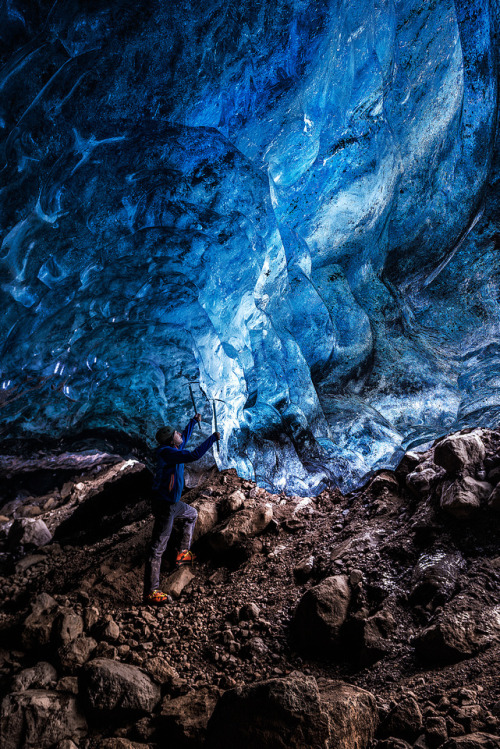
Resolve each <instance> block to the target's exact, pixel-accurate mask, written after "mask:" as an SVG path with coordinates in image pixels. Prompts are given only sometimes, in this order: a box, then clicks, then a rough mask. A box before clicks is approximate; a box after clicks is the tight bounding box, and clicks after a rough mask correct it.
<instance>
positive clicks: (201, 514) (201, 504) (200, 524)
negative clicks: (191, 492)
mask: <svg viewBox="0 0 500 749" xmlns="http://www.w3.org/2000/svg"><path fill="white" fill-rule="evenodd" d="M192 507H194V508H195V510H196V511H197V512H198V518H197V520H196V525H195V528H194V533H193V541H197V540H198V539H199V538H202V537H203V536H206V535H207V533H210V531H211V530H212V529H213V528H215V526H216V525H217V523H218V522H219V515H218V512H217V504H216V502H215V500H213V499H207V498H205V497H200V498H199V499H195V501H194V502H192Z"/></svg>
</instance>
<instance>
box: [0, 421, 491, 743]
mask: <svg viewBox="0 0 500 749" xmlns="http://www.w3.org/2000/svg"><path fill="white" fill-rule="evenodd" d="M462 434H463V435H464V436H465V437H466V438H467V439H465V440H464V443H465V444H464V445H460V444H459V440H460V437H461V435H462ZM468 435H470V430H469V431H468V432H464V433H460V434H459V435H457V437H455V438H454V440H452V444H451V446H448V447H447V445H446V444H445V445H444V446H443V445H441V447H440V449H439V454H438V460H439V461H440V462H446V461H447V465H448V467H447V468H444V467H443V466H440V465H438V464H437V463H436V462H435V461H434V449H432V450H430V451H428V452H427V453H424V454H420V455H417V454H411V453H410V454H407V455H406V456H405V458H404V459H403V461H402V463H401V465H400V466H399V468H398V469H397V470H396V471H395V472H392V471H381V472H379V473H378V474H377V475H375V476H374V477H373V478H372V479H371V481H370V482H369V483H368V485H367V486H365V487H364V488H363V489H362V490H360V491H357V492H354V493H352V494H350V495H347V496H343V495H342V494H341V493H340V492H338V491H325V492H323V493H322V494H321V495H320V496H319V497H315V498H300V497H287V496H285V495H284V494H282V495H271V494H268V493H267V492H265V491H264V490H263V489H260V488H259V487H256V486H255V484H253V483H252V482H250V481H244V480H241V479H240V478H239V477H238V476H237V475H236V473H235V472H234V471H233V470H230V471H223V472H222V473H218V472H216V471H215V470H213V471H212V472H211V473H210V474H208V475H206V476H205V478H204V480H203V481H202V482H201V483H200V484H199V485H198V486H197V487H196V488H195V489H192V490H189V491H187V492H186V493H185V495H184V497H183V499H184V501H187V502H195V503H196V506H197V508H198V510H199V512H200V518H201V517H202V516H203V522H201V520H200V526H199V537H198V539H197V541H196V544H195V550H196V551H197V553H198V563H197V564H196V566H195V568H194V570H193V572H194V575H193V574H191V573H190V571H188V572H189V574H184V573H181V574H179V573H176V572H174V570H173V555H174V553H175V545H176V536H175V533H174V535H173V537H172V539H171V545H170V548H169V549H168V550H167V554H166V555H165V559H164V568H163V572H162V585H163V587H164V589H165V590H167V591H171V597H170V601H169V603H168V604H167V605H166V606H165V607H164V608H161V609H154V608H151V607H146V606H142V605H141V594H142V576H143V567H144V557H145V553H146V549H147V544H148V539H149V535H150V532H151V526H152V519H151V517H150V516H149V515H148V514H147V504H146V501H147V486H145V485H143V484H142V481H143V479H144V484H147V478H146V473H145V469H144V468H143V467H142V468H141V467H139V466H138V465H134V464H132V465H129V467H128V468H125V469H124V470H123V471H121V470H120V466H121V465H123V463H125V462H126V461H121V462H120V461H117V462H116V463H115V464H114V465H112V466H107V467H105V468H104V467H103V468H101V469H100V470H99V471H98V472H97V474H96V473H95V467H94V468H93V469H92V470H93V471H94V473H92V472H91V471H90V469H89V471H90V472H89V474H88V475H82V474H80V475H79V476H78V477H75V481H76V478H78V481H76V483H74V485H73V488H72V489H71V491H70V492H69V494H68V498H69V497H72V498H73V499H74V500H75V501H74V504H71V501H72V500H70V499H68V502H67V508H66V511H67V513H68V514H67V517H65V518H64V519H63V520H62V521H61V522H60V523H59V525H56V524H54V523H53V524H52V526H51V527H52V529H53V531H54V533H55V536H56V538H57V535H58V534H61V535H60V538H61V543H58V542H55V541H53V542H51V543H48V544H46V545H45V546H43V547H40V548H38V549H23V550H21V551H20V550H19V549H18V550H16V551H15V552H14V551H13V550H10V551H9V550H8V548H7V545H4V552H3V556H4V568H3V576H2V577H1V578H0V586H1V593H2V596H3V601H4V607H3V614H2V618H1V620H0V627H1V629H0V635H1V637H2V641H3V642H5V646H4V647H9V651H7V650H5V651H2V653H1V658H2V666H1V669H0V670H1V673H2V679H3V682H2V688H3V691H4V693H5V694H8V693H12V689H13V683H14V682H13V680H14V681H15V680H16V679H19V678H20V674H25V672H26V671H27V670H29V668H31V667H33V665H34V664H35V663H36V662H37V661H40V660H44V661H46V662H48V663H50V664H51V666H52V667H53V668H55V671H56V677H55V678H56V681H55V685H54V684H53V685H52V687H51V688H53V687H54V686H56V687H57V689H59V690H62V691H65V690H66V691H69V692H70V693H71V694H72V695H73V696H75V695H76V701H77V707H78V709H80V707H81V708H82V709H83V710H84V711H85V710H86V708H85V699H84V696H83V694H80V686H79V684H80V682H79V680H78V679H79V674H80V672H81V669H83V667H84V665H85V663H88V662H90V661H92V660H93V659H96V658H97V659H107V660H112V661H113V660H115V661H119V662H122V663H124V664H128V665H129V666H134V667H139V668H141V669H142V671H143V672H145V673H147V674H148V675H149V676H150V678H152V679H153V681H154V682H155V683H157V684H159V685H160V687H161V700H160V701H159V702H158V703H157V704H156V705H155V707H153V708H151V710H149V712H148V711H146V712H145V713H144V714H143V715H142V716H139V717H138V716H137V715H136V716H135V717H134V720H133V721H128V720H127V717H126V716H124V714H123V713H120V714H118V713H117V714H114V713H112V714H109V713H108V712H106V711H103V712H102V714H101V712H100V711H99V709H97V708H96V707H95V705H94V707H93V708H92V710H91V711H90V713H88V714H86V719H87V722H88V730H87V734H86V738H84V739H82V740H81V741H80V746H89V747H92V746H100V745H104V744H102V742H103V741H104V739H105V738H108V739H109V740H111V739H112V738H113V740H115V739H116V740H118V738H120V741H125V739H127V740H128V741H134V742H138V743H139V744H142V745H146V746H151V747H155V746H161V745H162V744H161V741H162V736H163V735H164V731H165V730H166V729H167V728H168V730H169V731H171V732H172V735H175V736H176V742H177V744H178V745H179V746H186V747H188V746H189V747H197V746H199V747H201V746H202V744H203V741H204V737H205V732H206V725H207V722H208V719H209V717H210V714H211V711H212V710H213V706H214V705H215V703H216V702H217V700H218V699H219V697H220V694H221V691H224V690H228V689H238V688H239V685H244V684H249V683H260V682H262V681H265V680H269V679H278V680H279V679H285V680H286V679H288V678H291V679H292V680H293V679H295V678H296V677H294V676H293V673H294V672H300V673H302V674H303V675H305V677H307V678H312V679H313V680H316V681H315V682H314V683H316V682H317V684H318V685H319V687H320V691H321V689H322V688H324V689H326V687H321V684H322V680H326V681H327V683H328V684H331V683H332V680H333V681H334V682H335V681H337V682H339V680H340V682H341V683H345V682H348V683H350V684H352V685H356V686H357V687H359V688H362V689H364V690H367V692H369V693H371V695H373V698H374V700H375V701H376V707H377V721H376V723H377V728H376V734H375V740H374V741H375V743H374V746H376V745H379V747H380V749H401V748H402V747H408V746H415V749H426V747H428V748H429V749H433V747H438V746H441V745H443V746H444V745H445V742H447V741H448V742H452V741H455V740H456V741H458V739H459V738H461V737H465V736H472V735H473V734H474V735H479V734H484V735H486V736H489V737H491V736H493V739H491V738H487V739H484V741H489V742H490V743H491V741H493V740H494V737H495V736H496V735H498V733H499V725H500V722H499V718H500V687H499V681H498V657H499V655H500V646H499V638H500V608H499V602H500V552H499V546H498V542H499V530H498V527H499V523H498V519H499V515H498V511H497V509H496V506H495V492H496V486H497V485H498V478H500V471H499V470H498V469H499V467H500V454H499V452H498V445H499V444H500V435H499V434H498V433H496V432H490V431H488V430H476V431H475V432H474V435H473V439H472V440H471V438H470V436H468ZM457 440H458V442H457ZM471 444H472V445H473V447H474V450H472V448H471V449H470V450H469V451H468V448H469V446H470V445H471ZM481 445H482V446H484V452H483V451H482V448H481ZM476 448H477V449H476ZM447 451H448V452H447ZM450 451H451V452H452V458H450V457H449V455H450ZM456 454H458V455H459V459H460V460H459V459H457V458H456ZM443 455H444V456H445V457H444V458H443ZM468 456H469V457H468ZM469 458H470V459H469ZM460 461H461V462H460ZM106 471H109V474H106ZM117 472H118V473H117ZM103 476H106V477H107V478H106V479H105V480H104V481H102V480H101V479H102V477H103ZM117 476H118V478H117ZM465 476H468V477H469V478H470V479H471V481H469V482H468V484H467V487H468V488H467V492H470V491H472V492H476V493H475V495H474V496H475V499H474V500H473V502H472V505H473V506H474V509H473V510H472V511H471V512H470V513H469V511H468V510H467V511H466V518H465V519H464V518H463V512H462V509H459V510H458V512H457V509H456V508H457V503H456V502H455V503H454V505H453V510H452V511H450V509H449V504H448V503H447V502H446V501H443V492H444V493H446V492H447V491H448V489H449V487H450V486H452V485H455V486H459V485H460V486H462V485H463V479H464V477H465ZM497 477H498V478H497ZM98 478H99V480H101V483H100V484H99V486H97V484H98V483H99V482H98V481H97V479H98ZM473 482H476V484H477V486H476V484H474V483H473ZM77 483H78V484H80V487H79V489H78V490H77V489H76V484H77ZM118 487H119V489H118ZM94 489H95V493H92V492H93V491H94ZM44 491H45V496H46V495H47V492H46V487H44ZM459 494H460V492H458V491H457V492H455V495H454V496H455V498H456V497H457V496H459ZM77 497H79V499H78V501H77ZM121 498H123V505H122V507H120V501H121ZM462 500H463V502H464V504H465V505H467V507H468V508H469V509H470V506H471V498H470V496H469V494H467V495H466V496H463V497H462V499H460V497H459V498H458V500H457V501H458V502H459V503H460V501H462ZM476 500H477V501H476ZM29 501H30V502H32V499H30V500H29ZM21 504H22V503H21ZM63 504H64V503H63ZM19 507H20V505H19V504H18V505H16V508H17V509H16V513H17V512H19ZM202 508H204V510H203V512H201V510H202ZM59 509H61V508H59ZM48 512H54V510H53V509H52V510H48V511H47V513H48ZM134 512H136V513H137V515H134V514H133V513H134ZM47 513H46V512H42V513H41V515H40V517H41V518H45V517H46V516H47ZM105 517H110V518H113V520H112V522H111V521H110V522H109V524H106V521H103V518H105ZM11 522H12V517H10V518H7V521H6V523H5V524H4V525H9V523H11ZM99 524H101V527H100V529H99V532H98V534H97V535H95V534H94V530H93V527H94V526H98V525H99ZM47 525H48V526H50V525H51V523H50V517H47ZM200 534H201V535H200ZM6 535H7V534H6V533H5V534H4V538H6ZM177 540H178V536H177ZM331 581H337V582H331ZM43 595H46V596H49V597H50V599H51V601H53V603H51V602H50V601H49V602H48V603H47V601H46V600H45V599H40V598H39V597H40V596H43ZM338 595H340V596H341V600H340V599H338V598H337V597H336V596H338ZM37 597H38V598H37ZM40 600H41V603H40ZM36 601H38V602H39V603H38V604H37V605H38V608H37V609H36V611H38V612H39V613H38V614H36V615H35V616H34V620H36V626H35V624H34V623H33V613H30V612H32V606H33V603H34V602H36ZM44 601H45V603H44ZM318 601H322V602H323V603H322V604H321V606H320V607H319V608H318ZM299 603H300V606H299ZM42 605H43V606H46V607H48V608H46V609H43V608H40V606H42ZM325 606H326V608H325ZM308 607H310V608H309V609H308ZM299 610H300V611H302V612H304V610H305V611H306V614H305V615H303V613H301V614H300V617H302V619H301V621H306V622H311V621H312V622H315V624H314V627H318V629H317V631H318V632H320V633H321V637H322V638H324V639H323V640H319V639H317V638H315V641H314V642H312V641H311V637H310V636H309V632H310V627H309V625H308V627H306V628H305V629H304V627H303V626H298V624H297V616H296V612H297V611H299ZM30 616H31V617H32V618H31V620H30ZM318 617H319V619H318ZM80 622H81V623H80ZM325 622H326V624H325ZM311 626H312V625H311ZM315 631H316V630H315ZM68 632H69V634H68ZM132 673H133V672H132ZM305 677H304V678H305ZM23 679H25V681H26V679H28V681H29V678H28V676H26V675H25V676H23ZM299 682H300V677H299ZM34 683H35V684H36V683H37V682H36V680H35V682H34ZM273 683H274V682H273ZM294 683H295V682H294ZM30 688H35V687H33V686H31V687H30ZM43 688H46V687H43ZM47 688H48V687H47ZM276 688H278V686H277V687H276ZM279 688H280V689H281V687H279ZM310 688H311V689H312V690H313V692H314V690H315V689H316V687H315V686H314V684H313V683H312V682H311V687H310ZM273 689H274V687H273ZM283 689H284V692H283V693H286V690H287V689H288V687H285V686H283ZM328 689H330V690H331V688H330V687H328ZM344 691H345V690H344ZM258 693H259V694H261V693H262V694H264V693H265V694H268V693H269V694H271V693H274V692H273V691H272V689H271V687H269V689H267V687H266V689H264V688H263V689H262V690H260V691H259V692H258ZM314 693H315V692H314ZM89 699H90V698H89ZM301 699H302V698H301ZM304 699H305V697H304ZM200 700H201V701H200ZM201 702H203V705H204V707H203V708H202V706H201ZM9 704H10V703H9ZM16 704H17V703H16ZM23 704H24V703H23ZM30 704H31V703H30ZM37 704H38V703H37ZM374 704H375V703H374ZM318 705H319V707H318V710H322V709H323V708H322V707H321V700H320V701H319V702H318ZM79 706H80V707H79ZM268 709H269V708H268V707H266V708H265V710H268ZM339 709H340V708H339ZM263 710H264V707H263ZM266 714H267V713H266ZM328 715H329V717H328V719H326V718H325V720H327V723H325V729H324V730H325V736H328V735H330V736H333V733H332V731H333V728H332V726H333V725H334V724H335V720H336V718H335V715H332V714H331V713H328ZM5 720H7V718H5ZM9 720H10V718H9ZM328 721H330V722H329V723H328ZM374 725H375V724H374ZM328 726H330V728H329V727H328ZM61 730H62V729H61ZM249 730H250V729H249ZM374 730H375V729H374ZM242 731H243V732H244V729H242ZM266 731H267V733H266V735H267V736H268V738H267V739H266V740H267V741H271V739H269V736H270V735H271V734H272V729H269V726H267V727H266ZM269 731H271V733H269ZM245 735H246V734H245ZM297 735H299V734H297ZM367 735H368V734H367ZM370 735H371V734H370ZM296 740H297V741H298V739H297V738H296V737H295V738H292V739H291V741H296ZM327 740H328V741H330V739H327ZM332 740H333V739H332ZM473 740H476V739H474V738H471V739H470V741H473ZM481 740H482V741H483V739H481ZM366 741H368V739H366ZM484 741H483V743H484ZM99 742H101V743H99ZM404 742H406V743H404ZM124 745H125V744H124ZM267 745H269V746H274V744H272V742H271V743H269V744H266V746H267ZM450 745H451V744H450ZM458 745H459V743H457V746H458ZM471 745H473V744H471ZM484 745H485V746H486V745H489V744H484ZM116 746H118V744H116ZM358 749H361V748H360V747H358Z"/></svg>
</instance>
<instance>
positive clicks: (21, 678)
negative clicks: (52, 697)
mask: <svg viewBox="0 0 500 749" xmlns="http://www.w3.org/2000/svg"><path fill="white" fill-rule="evenodd" d="M56 682H57V671H56V669H55V668H54V666H53V665H52V664H51V663H47V662H46V661H40V662H39V663H37V664H36V665H35V666H32V667H31V668H25V669H24V670H23V671H21V673H20V674H17V675H16V676H14V678H13V680H12V685H11V689H12V691H13V692H24V691H25V690H26V689H46V688H47V687H50V686H53V685H55V683H56Z"/></svg>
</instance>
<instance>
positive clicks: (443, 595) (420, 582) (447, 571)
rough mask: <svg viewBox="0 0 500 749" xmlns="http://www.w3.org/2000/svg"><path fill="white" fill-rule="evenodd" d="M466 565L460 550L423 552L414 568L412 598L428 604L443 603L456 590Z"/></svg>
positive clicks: (414, 600)
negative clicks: (453, 551)
mask: <svg viewBox="0 0 500 749" xmlns="http://www.w3.org/2000/svg"><path fill="white" fill-rule="evenodd" d="M463 566H464V559H463V557H462V555H461V554H460V552H455V553H452V554H450V553H448V552H445V551H442V550H439V549H435V550H433V551H430V552H426V553H425V554H422V555H421V557H420V559H419V560H418V562H417V564H416V565H415V567H414V569H413V574H412V578H411V592H410V600H411V601H412V603H417V604H420V605H427V604H428V603H429V602H431V601H432V602H433V603H434V604H435V605H436V606H438V605H442V604H443V603H445V601H447V600H448V599H449V598H450V597H451V596H452V595H453V593H454V592H455V590H456V587H457V582H458V577H459V575H460V572H461V570H462V569H463Z"/></svg>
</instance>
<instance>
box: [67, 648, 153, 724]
mask: <svg viewBox="0 0 500 749" xmlns="http://www.w3.org/2000/svg"><path fill="white" fill-rule="evenodd" d="M80 691H81V693H82V695H83V696H84V697H85V699H86V701H87V703H88V704H89V705H90V707H92V708H93V709H94V710H101V711H111V710H117V711H120V712H129V711H133V712H145V713H149V712H151V711H152V710H153V709H154V708H155V706H156V705H157V703H158V702H159V700H160V688H159V687H158V686H157V685H156V684H154V683H153V682H152V681H151V679H150V678H149V676H146V674H145V673H143V672H142V671H141V670H140V669H139V668H137V667H136V666H131V665H128V664H125V663H119V662H118V661H112V660H108V659H106V658H96V659H94V660H92V661H90V662H89V663H87V664H86V665H85V666H84V667H83V669H82V671H81V674H80Z"/></svg>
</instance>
